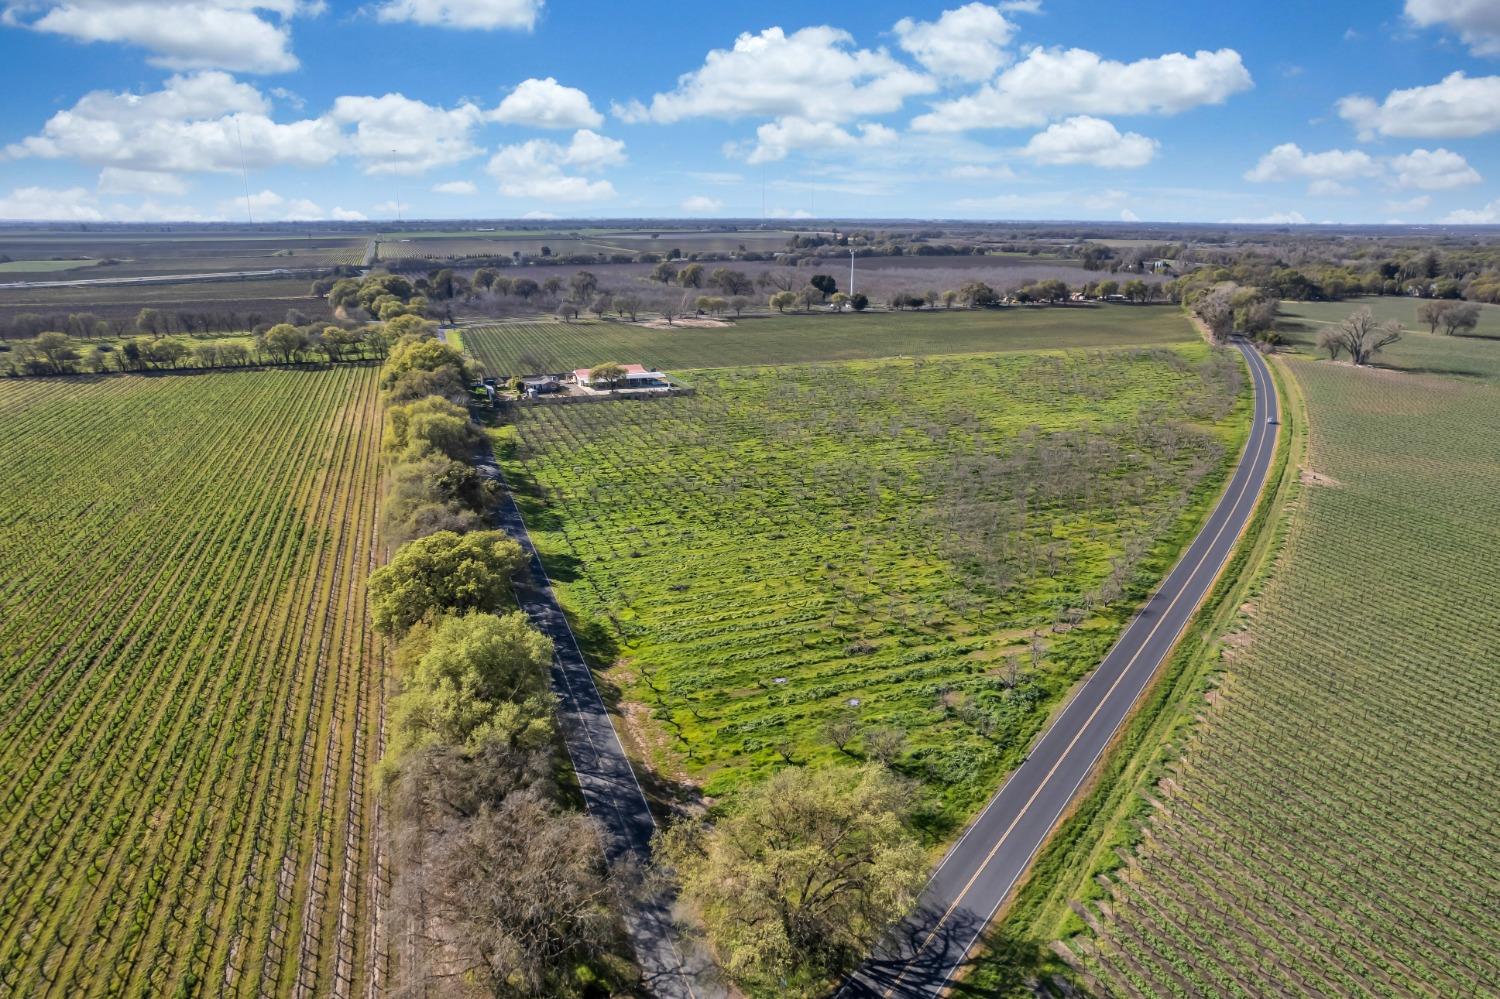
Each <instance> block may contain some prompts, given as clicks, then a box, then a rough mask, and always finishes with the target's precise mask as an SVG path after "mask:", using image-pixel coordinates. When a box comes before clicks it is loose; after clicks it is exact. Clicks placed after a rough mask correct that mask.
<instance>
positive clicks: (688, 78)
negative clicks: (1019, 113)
mask: <svg viewBox="0 0 1500 999" xmlns="http://www.w3.org/2000/svg"><path fill="white" fill-rule="evenodd" d="M936 87H937V84H936V82H935V81H934V80H933V79H932V78H931V77H928V76H925V75H923V74H921V73H918V72H916V71H915V70H913V69H911V68H910V67H907V66H904V65H902V64H901V63H900V62H898V61H897V60H895V59H893V58H892V57H891V56H890V55H889V54H888V53H887V52H885V51H884V50H883V49H875V50H870V49H860V48H855V47H854V40H853V38H852V37H851V36H850V35H849V33H848V32H847V31H842V30H840V29H838V28H831V27H828V26H826V25H825V26H820V27H812V28H803V29H801V30H800V31H795V32H793V33H792V34H790V35H788V34H787V33H786V32H784V31H783V30H782V29H781V28H767V29H766V30H764V31H762V32H761V33H760V34H758V35H756V34H750V33H748V32H746V33H745V34H742V35H740V36H739V37H738V38H736V39H735V42H734V47H733V48H732V49H714V50H713V51H711V52H709V53H708V56H707V57H706V58H705V59H704V62H703V65H702V66H701V67H699V68H698V69H695V70H693V71H692V72H690V73H684V74H683V75H682V76H680V77H678V79H677V86H676V88H674V89H673V90H670V91H668V92H666V93H660V94H657V95H656V96H654V97H653V98H652V99H651V103H650V104H649V105H645V104H642V103H640V102H639V101H632V102H630V103H629V104H626V105H623V106H622V105H616V106H615V108H614V111H615V114H616V115H617V116H618V117H620V118H622V119H623V120H625V121H631V122H641V121H654V122H658V123H661V124H670V123H672V122H676V121H682V120H684V119H686V118H700V117H713V118H741V117H747V116H749V117H756V116H759V117H796V118H803V119H806V120H808V121H849V120H851V119H855V118H859V117H862V116H865V115H872V114H886V113H888V112H891V111H895V110H897V109H899V108H900V107H901V105H902V104H903V103H904V102H905V101H906V99H907V98H908V97H911V96H913V95H915V94H925V93H931V92H932V91H933V90H935V89H936Z"/></svg>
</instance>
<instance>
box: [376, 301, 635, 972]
mask: <svg viewBox="0 0 1500 999" xmlns="http://www.w3.org/2000/svg"><path fill="white" fill-rule="evenodd" d="M389 326H391V327H394V329H392V330H391V333H392V335H393V336H394V338H395V339H394V346H393V347H392V349H391V351H390V356H389V357H388V358H387V360H386V363H385V365H384V368H383V370H382V372H381V385H382V387H383V389H384V391H385V395H386V399H387V404H388V405H387V409H386V414H387V415H386V427H385V436H384V440H383V448H384V451H385V453H386V456H387V473H388V475H387V479H388V485H387V488H386V493H385V496H384V500H383V503H382V508H381V514H382V522H383V524H384V533H385V537H386V538H387V539H388V540H402V541H404V543H403V544H402V545H401V547H400V548H399V549H398V550H397V551H396V553H395V554H394V555H393V556H392V558H391V559H390V561H389V562H388V563H387V564H386V565H385V566H383V567H381V568H379V569H377V570H376V571H375V572H374V573H373V574H372V575H371V577H370V582H369V600H370V610H371V616H372V619H373V621H374V624H375V627H376V629H377V630H379V631H380V632H381V633H382V634H384V635H385V636H387V638H388V639H389V640H390V641H391V642H392V643H394V649H395V651H394V654H393V657H392V658H393V661H394V666H395V670H396V674H397V677H398V680H399V684H400V691H399V693H397V694H396V695H395V696H394V697H393V698H392V700H391V704H390V716H389V733H390V735H389V741H388V743H387V749H386V754H385V756H384V758H383V759H382V760H381V764H380V779H381V787H382V793H384V794H386V795H387V796H388V801H389V803H390V813H391V815H392V830H391V845H392V856H393V866H394V874H395V877H394V883H393V886H392V902H393V906H394V907H395V909H396V911H397V918H396V920H395V921H394V925H396V926H399V927H403V930H402V932H404V933H406V934H407V939H406V940H405V941H403V944H402V946H401V953H402V955H403V959H402V962H401V967H400V969H399V974H400V976H401V978H402V981H401V982H400V983H399V985H400V988H401V990H402V991H404V992H406V993H410V994H424V995H447V994H453V995H468V994H472V993H473V992H474V991H476V990H477V991H479V992H481V993H483V994H490V995H495V996H570V995H581V994H583V993H584V992H585V990H586V989H587V988H588V987H589V983H590V982H591V981H592V982H598V981H600V980H601V979H602V980H604V981H606V982H609V981H611V979H613V978H617V977H619V976H620V975H621V974H622V969H623V968H625V967H627V964H628V962H626V960H625V959H624V958H623V957H622V956H621V955H622V954H623V953H624V944H623V936H622V933H621V930H620V925H619V921H618V919H617V917H616V915H615V899H616V893H617V887H616V885H615V883H614V882H613V880H612V878H611V875H610V872H609V871H608V869H607V868H606V866H605V862H604V853H603V849H602V844H601V842H600V837H599V833H598V830H597V828H596V827H595V825H594V824H593V822H592V821H590V820H589V819H587V818H586V817H584V816H582V815H580V814H578V813H577V812H575V811H571V810H569V809H567V808H565V807H563V805H562V799H561V795H560V792H559V789H558V783H557V775H558V761H557V759H556V753H555V748H554V747H555V732H554V715H555V705H554V703H553V698H552V695H551V693H550V690H549V687H548V671H549V669H550V666H551V661H552V645H551V643H550V641H548V639H547V638H546V637H545V636H543V635H542V634H541V633H540V632H538V631H536V630H535V629H534V628H532V627H531V625H530V623H529V621H528V619H527V617H526V616H525V615H524V614H523V613H521V612H520V611H519V610H518V609H517V608H516V607H515V604H514V589H513V585H514V583H513V577H514V576H515V574H516V573H517V572H518V571H519V570H520V569H521V567H522V566H523V565H524V562H525V558H524V555H523V553H522V550H521V547H520V546H519V545H518V544H517V543H516V542H515V541H513V540H511V539H510V538H509V537H507V536H506V535H505V534H504V533H503V532H500V531H493V530H485V529H483V520H482V518H481V516H480V513H481V512H482V511H484V510H485V509H486V508H488V507H489V506H490V505H492V503H493V499H494V496H493V492H492V490H493V486H492V484H491V483H490V482H489V481H488V480H484V479H482V478H481V477H480V476H479V474H478V472H477V471H476V469H475V468H474V464H473V461H472V459H473V456H474V454H475V453H476V451H477V450H479V448H480V447H481V437H480V434H481V432H480V430H479V428H478V427H476V426H475V425H474V424H473V423H472V422H471V421H470V420H469V416H468V411H467V410H466V409H465V408H464V406H463V405H462V404H461V403H462V402H463V401H464V399H465V398H466V396H467V388H466V379H467V377H468V374H469V372H468V371H467V370H466V368H465V362H464V359H463V357H462V355H460V354H459V353H458V352H457V351H455V350H453V349H452V348H451V347H448V346H447V345H446V344H444V343H442V342H440V341H438V340H436V339H435V338H434V337H433V336H432V334H431V331H430V328H429V327H430V324H427V323H424V322H423V321H422V320H420V319H418V318H416V317H412V316H404V317H400V318H397V319H395V320H393V321H392V322H391V323H390V324H389Z"/></svg>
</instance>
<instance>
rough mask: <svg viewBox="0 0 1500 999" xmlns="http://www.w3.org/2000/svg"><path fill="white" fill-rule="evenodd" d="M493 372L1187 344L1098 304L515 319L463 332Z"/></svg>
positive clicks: (1133, 310)
mask: <svg viewBox="0 0 1500 999" xmlns="http://www.w3.org/2000/svg"><path fill="white" fill-rule="evenodd" d="M463 337H464V343H465V345H466V347H467V349H468V350H469V351H470V352H471V353H472V354H473V355H474V356H475V357H477V358H478V359H479V360H481V361H483V362H484V364H485V366H486V367H487V368H488V369H489V370H490V372H491V373H492V374H497V375H514V374H531V373H534V372H541V371H570V370H572V369H573V368H576V367H591V366H593V365H595V364H599V363H601V362H603V361H619V362H622V363H629V362H639V363H642V364H647V365H651V366H656V367H659V368H665V369H668V370H683V369H688V368H713V367H722V366H726V365H745V364H800V363H803V362H807V361H849V360H860V359H866V358H877V357H897V356H903V355H908V356H921V355H932V354H966V353H987V352H994V351H1008V350H1045V349H1049V348H1057V347H1108V346H1119V345H1125V344H1129V345H1136V344H1142V345H1144V344H1166V343H1187V342H1190V341H1192V340H1194V339H1196V335H1195V334H1194V333H1193V330H1192V328H1191V327H1190V326H1189V325H1188V323H1187V321H1186V320H1185V319H1184V318H1183V315H1182V312H1181V311H1180V310H1178V309H1176V308H1157V307H1150V306H1141V307H1135V306H1124V305H1120V306H1101V307H1095V308H1035V309H1032V308H1015V309H1004V310H996V311H984V312H968V311H964V310H957V311H953V312H943V311H939V312H933V313H917V312H896V313H889V312H878V313H867V314H864V315H854V314H848V313H846V314H844V315H785V316H773V317H768V318H759V319H743V320H740V321H739V322H738V323H736V324H734V325H732V326H726V327H721V328H712V329H703V328H692V327H679V328H676V329H648V328H646V327H644V326H637V325H632V324H629V323H616V322H604V323H601V322H591V321H579V322H575V323H560V322H530V323H526V322H515V323H500V324H494V325H489V326H475V327H471V328H468V329H465V330H464V332H463Z"/></svg>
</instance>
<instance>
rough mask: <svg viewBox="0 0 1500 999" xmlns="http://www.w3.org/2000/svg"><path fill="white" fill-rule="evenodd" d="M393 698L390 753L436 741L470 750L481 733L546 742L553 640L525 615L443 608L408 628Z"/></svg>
mask: <svg viewBox="0 0 1500 999" xmlns="http://www.w3.org/2000/svg"><path fill="white" fill-rule="evenodd" d="M406 640H407V641H408V642H413V643H417V644H419V645H420V646H421V648H420V649H418V650H413V651H419V652H420V655H417V656H415V658H414V659H413V657H412V656H410V655H408V656H406V657H403V658H404V659H405V660H406V662H407V668H406V669H405V670H404V671H403V672H402V676H401V693H400V694H398V695H397V696H396V697H395V699H394V701H393V703H392V705H391V748H390V758H391V759H393V760H395V761H397V762H398V764H399V761H400V759H401V757H402V756H404V755H405V754H406V753H408V752H410V751H412V750H414V749H421V748H423V747H426V746H430V745H435V744H439V743H441V744H444V745H450V746H461V747H463V748H465V749H467V750H470V751H473V750H477V748H478V747H479V746H480V744H482V743H483V742H485V741H488V740H497V741H499V742H502V743H506V744H511V745H517V746H541V745H545V744H546V743H547V741H548V740H549V739H550V738H551V737H552V704H551V702H550V696H549V694H548V691H547V670H548V666H549V664H550V663H551V662H552V643H551V642H550V641H549V640H548V639H547V638H546V637H545V636H544V635H542V634H541V633H540V632H538V631H537V630H536V629H534V628H532V627H531V625H530V623H529V622H528V621H527V619H526V615H524V614H522V613H521V612H519V611H513V612H511V613H508V614H504V615H496V614H482V613H470V614H466V615H464V616H462V617H453V616H445V617H440V618H438V619H437V622H436V623H435V624H434V625H432V626H431V627H430V628H427V627H422V628H421V629H419V630H413V632H412V633H411V634H409V635H408V636H407V639H406Z"/></svg>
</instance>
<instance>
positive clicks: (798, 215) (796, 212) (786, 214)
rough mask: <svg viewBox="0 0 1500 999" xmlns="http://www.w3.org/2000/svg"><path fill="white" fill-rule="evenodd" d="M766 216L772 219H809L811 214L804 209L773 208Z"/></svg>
mask: <svg viewBox="0 0 1500 999" xmlns="http://www.w3.org/2000/svg"><path fill="white" fill-rule="evenodd" d="M766 214H768V215H770V216H771V218H773V219H810V218H812V217H813V216H812V212H810V211H808V210H807V209H805V208H773V209H771V210H770V211H769V212H767V213H766Z"/></svg>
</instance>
